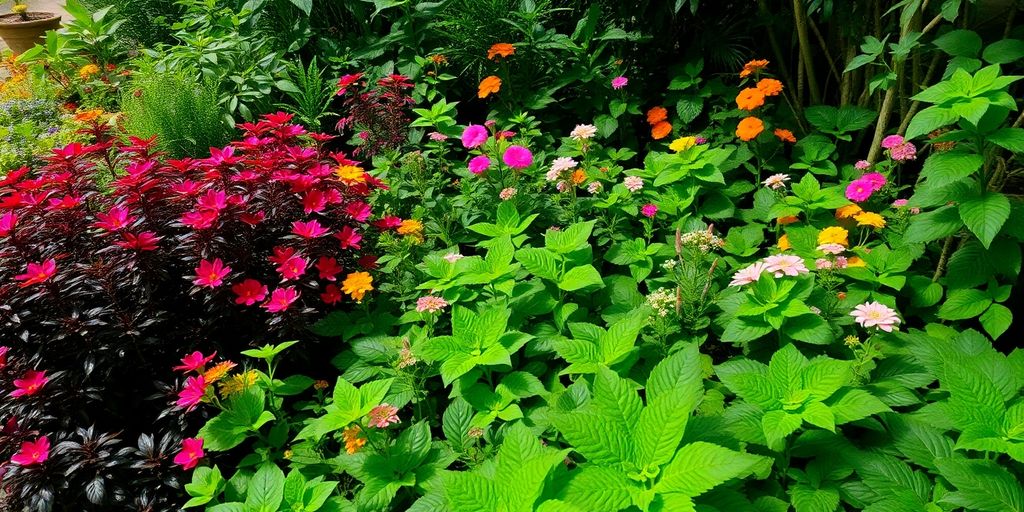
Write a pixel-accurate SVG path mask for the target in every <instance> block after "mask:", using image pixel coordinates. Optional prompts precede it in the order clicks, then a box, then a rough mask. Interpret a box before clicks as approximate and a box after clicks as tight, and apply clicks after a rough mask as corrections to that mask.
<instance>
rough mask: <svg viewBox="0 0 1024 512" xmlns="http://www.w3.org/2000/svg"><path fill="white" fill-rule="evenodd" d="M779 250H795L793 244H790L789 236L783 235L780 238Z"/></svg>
mask: <svg viewBox="0 0 1024 512" xmlns="http://www.w3.org/2000/svg"><path fill="white" fill-rule="evenodd" d="M778 245H779V250H780V251H788V250H790V249H792V248H793V244H791V243H789V235H788V234H787V235H782V236H780V237H779V244H778Z"/></svg>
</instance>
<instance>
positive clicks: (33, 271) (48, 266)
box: [14, 258, 57, 288]
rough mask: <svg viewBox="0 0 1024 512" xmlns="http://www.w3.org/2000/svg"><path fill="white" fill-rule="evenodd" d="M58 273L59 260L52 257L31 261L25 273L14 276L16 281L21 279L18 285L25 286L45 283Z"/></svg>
mask: <svg viewBox="0 0 1024 512" xmlns="http://www.w3.org/2000/svg"><path fill="white" fill-rule="evenodd" d="M56 273H57V260H55V259H53V258H50V259H48V260H46V261H44V262H42V263H29V264H28V266H27V267H26V268H25V273H24V274H19V275H16V276H14V280H15V281H21V284H19V285H18V286H19V287H21V288H25V287H27V286H32V285H34V284H39V283H45V282H46V281H48V280H49V279H50V278H51V277H53V275H54V274H56Z"/></svg>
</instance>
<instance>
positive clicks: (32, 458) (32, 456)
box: [11, 436, 50, 466]
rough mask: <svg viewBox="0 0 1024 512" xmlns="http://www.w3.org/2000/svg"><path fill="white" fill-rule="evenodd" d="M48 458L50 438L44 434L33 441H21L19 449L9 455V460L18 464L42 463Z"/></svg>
mask: <svg viewBox="0 0 1024 512" xmlns="http://www.w3.org/2000/svg"><path fill="white" fill-rule="evenodd" d="M48 458H50V440H49V439H47V438H46V436H42V437H40V438H39V439H36V440H35V441H34V442H33V441H25V442H24V443H21V450H20V451H19V452H18V453H16V454H14V456H13V457H11V462H13V463H15V464H17V465H19V466H32V465H35V464H42V463H44V462H46V459H48Z"/></svg>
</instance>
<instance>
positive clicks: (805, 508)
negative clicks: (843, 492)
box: [789, 482, 839, 512]
mask: <svg viewBox="0 0 1024 512" xmlns="http://www.w3.org/2000/svg"><path fill="white" fill-rule="evenodd" d="M789 493H790V496H791V497H792V500H793V508H794V509H795V510H796V512H834V511H835V510H836V509H837V508H838V507H839V487H838V486H836V485H835V484H833V483H831V482H824V483H823V485H822V486H821V487H811V486H810V485H807V484H802V483H798V484H796V485H794V486H792V487H791V488H790V490H789Z"/></svg>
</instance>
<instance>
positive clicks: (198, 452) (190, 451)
mask: <svg viewBox="0 0 1024 512" xmlns="http://www.w3.org/2000/svg"><path fill="white" fill-rule="evenodd" d="M203 455H206V454H205V453H204V452H203V439H202V438H199V437H190V438H188V439H183V440H182V441H181V451H180V452H178V454H177V455H175V456H174V463H175V464H178V465H180V466H181V468H182V469H192V468H194V467H196V465H198V464H199V459H202V458H203Z"/></svg>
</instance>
